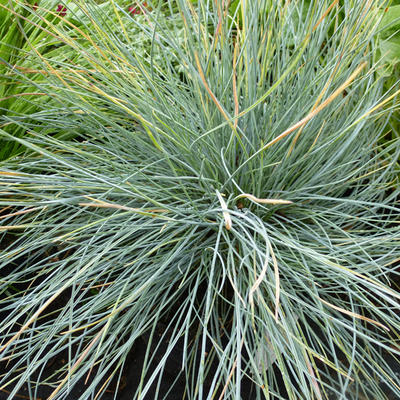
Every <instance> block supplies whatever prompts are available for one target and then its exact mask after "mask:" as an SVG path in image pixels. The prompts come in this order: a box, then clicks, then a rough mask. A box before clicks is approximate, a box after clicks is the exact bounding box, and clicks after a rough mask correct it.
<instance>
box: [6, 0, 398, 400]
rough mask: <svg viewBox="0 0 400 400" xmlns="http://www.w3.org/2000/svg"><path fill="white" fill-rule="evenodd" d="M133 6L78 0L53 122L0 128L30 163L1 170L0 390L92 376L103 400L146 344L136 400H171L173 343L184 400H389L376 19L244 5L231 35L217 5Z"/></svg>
mask: <svg viewBox="0 0 400 400" xmlns="http://www.w3.org/2000/svg"><path fill="white" fill-rule="evenodd" d="M147 3H148V11H147V12H146V13H145V14H144V15H143V17H144V18H141V19H135V18H136V15H132V14H130V13H129V10H128V11H127V8H126V7H125V6H124V7H122V6H120V5H119V4H117V2H116V1H115V2H114V1H111V2H110V4H111V5H112V10H108V12H107V13H105V12H104V9H103V8H101V7H96V5H95V3H92V2H91V1H85V2H83V1H82V2H81V1H76V2H74V4H75V6H76V10H77V11H76V15H77V18H79V19H80V20H81V21H83V19H87V22H86V23H85V27H86V30H85V31H83V30H78V29H71V30H64V28H62V26H61V25H55V24H53V25H51V26H49V27H48V28H47V29H49V30H50V31H51V32H52V33H53V34H54V35H58V36H62V37H63V41H64V43H65V44H66V47H67V48H68V49H69V50H70V51H71V52H74V53H76V54H77V55H78V56H79V57H77V58H76V59H77V60H80V61H79V64H75V63H73V62H68V60H66V61H65V62H64V64H63V65H62V66H60V65H59V64H58V63H57V62H55V61H54V60H51V59H46V61H47V62H46V65H45V67H46V68H47V69H48V71H53V72H54V73H51V74H47V75H46V80H45V85H42V87H43V89H44V90H46V88H47V93H48V95H49V96H51V95H52V93H53V90H56V93H57V98H58V99H59V101H58V103H57V105H55V106H53V107H52V109H51V110H49V111H47V112H46V111H43V112H41V113H40V114H38V115H36V114H33V115H30V116H29V118H30V119H29V120H28V119H27V120H16V119H15V120H14V123H15V124H18V125H19V126H21V127H23V129H25V130H27V131H28V133H29V135H27V136H25V137H13V135H12V134H10V133H7V132H5V131H4V130H1V131H0V132H1V135H2V136H3V137H4V138H7V139H8V140H15V141H16V142H17V143H19V144H21V145H23V146H25V147H26V148H27V149H29V150H30V153H29V155H26V156H25V157H19V158H18V157H17V158H13V159H9V160H6V161H4V162H3V163H1V164H0V166H1V171H0V174H1V175H0V176H1V179H2V181H1V184H2V191H1V193H0V205H1V206H3V210H2V214H1V215H0V218H1V220H0V221H1V222H2V225H1V226H0V230H1V231H2V232H3V233H2V235H3V239H6V238H7V237H9V236H7V235H13V241H12V243H10V244H9V245H6V246H5V248H4V249H3V251H2V254H1V255H0V267H1V271H3V272H2V278H1V280H0V293H2V294H3V299H2V303H1V311H2V312H3V323H2V325H1V327H0V335H1V336H0V337H1V347H0V354H1V357H2V359H3V360H4V361H7V362H9V366H8V370H7V371H6V372H4V373H3V374H2V376H1V378H0V385H1V388H7V390H9V393H10V394H9V398H10V399H11V398H13V396H14V395H16V394H17V393H18V390H19V389H20V388H21V387H22V385H24V384H25V383H27V382H28V386H29V390H30V393H31V396H32V398H35V396H36V395H35V394H36V393H37V390H38V385H39V384H46V385H49V386H50V387H51V390H50V394H49V396H48V398H49V399H55V398H57V399H64V398H67V396H68V393H69V391H70V390H71V388H73V387H74V385H76V384H77V383H78V382H79V381H80V379H89V377H90V380H89V381H88V383H87V384H86V385H85V386H84V388H85V391H84V393H82V394H81V395H80V397H79V398H80V399H88V398H91V396H92V397H95V396H97V398H99V397H98V396H101V395H102V394H104V392H105V390H106V389H107V385H108V384H110V382H111V381H112V378H113V377H114V378H115V379H116V381H117V382H119V377H120V376H121V374H122V371H123V368H124V365H125V363H126V360H127V357H128V354H129V351H130V350H131V349H132V347H133V346H134V345H135V343H136V342H137V340H138V339H139V338H140V337H141V336H142V335H144V334H146V333H147V335H148V336H147V337H148V346H147V350H146V354H145V359H144V362H143V365H142V366H141V368H142V372H141V378H140V380H139V382H137V387H135V388H134V389H135V390H136V392H135V394H134V396H133V398H135V399H145V396H146V395H147V394H149V393H150V390H153V389H154V388H156V389H155V390H156V391H155V392H152V393H155V394H154V396H155V397H154V398H168V393H161V392H158V391H157V389H159V388H160V387H161V382H162V379H163V375H164V373H165V368H166V365H167V364H166V362H167V359H168V357H170V356H171V354H172V353H173V352H174V351H176V348H177V346H178V343H182V346H183V349H184V350H183V354H182V360H181V366H180V375H182V376H183V378H184V382H185V390H184V392H185V393H184V396H185V398H188V399H210V398H217V399H221V400H222V399H239V398H241V389H242V386H243V385H244V382H251V383H252V384H253V387H254V392H253V393H254V397H253V398H255V399H323V398H328V399H336V398H337V399H344V398H346V399H351V398H353V399H379V400H380V399H382V400H383V399H387V398H389V397H388V396H389V394H388V393H391V394H393V395H397V396H398V395H399V394H400V389H399V387H398V385H397V380H396V375H395V369H394V368H393V367H392V366H391V364H389V363H388V361H387V360H388V358H387V357H391V358H392V359H393V360H394V362H395V364H396V365H397V366H398V365H399V362H398V356H399V328H400V320H399V316H398V300H399V298H400V294H399V291H398V287H397V286H396V285H395V284H394V282H395V279H397V278H398V271H397V268H398V267H397V266H396V263H398V260H399V258H400V256H399V253H400V250H399V239H400V232H399V225H398V223H399V216H400V208H399V204H398V201H399V188H398V187H396V185H395V184H394V182H395V181H396V179H398V170H396V168H397V167H396V163H395V160H396V158H397V157H398V155H399V152H400V148H399V141H398V140H397V139H396V138H394V139H393V140H391V141H390V142H388V143H387V144H386V146H385V147H384V148H382V147H381V146H380V145H379V139H380V137H381V135H382V132H383V131H384V129H385V124H386V120H387V117H388V116H389V110H387V109H385V106H388V105H389V106H390V107H389V109H390V108H392V109H393V108H395V107H397V105H396V104H395V103H394V101H395V99H396V93H391V94H390V96H389V97H384V96H383V92H384V91H383V80H382V79H380V78H379V76H378V74H377V69H379V67H380V65H379V64H376V63H375V62H374V60H375V59H376V57H375V53H374V52H375V49H376V36H375V33H376V31H377V27H378V25H379V18H381V9H382V7H385V6H386V5H387V3H386V2H385V1H378V2H367V1H362V0H352V1H346V2H344V4H343V5H338V2H337V1H329V2H328V1H320V0H318V1H317V0H312V1H307V2H286V1H280V0H259V1H257V2H252V3H251V4H250V2H249V1H246V0H243V1H241V2H240V9H241V13H242V14H241V21H240V22H239V21H238V20H237V21H235V20H234V19H230V18H226V16H227V15H228V14H229V8H228V7H229V2H224V1H215V2H211V1H209V2H208V1H198V2H197V3H196V4H194V3H192V2H191V1H185V0H179V1H176V2H173V1H168V2H165V3H163V4H158V3H156V2H154V3H152V2H147ZM165 4H167V5H168V7H166V6H165ZM78 10H80V12H81V13H83V14H84V16H83V15H81V16H80V17H79V14H78ZM89 11H90V12H89ZM266 11H268V12H266ZM339 13H340V16H341V18H342V20H341V21H340V23H337V21H338V15H339ZM304 15H306V18H305V20H304V17H303V16H304ZM171 18H173V19H174V20H176V21H177V20H179V23H174V24H171V23H169V21H170V19H171ZM131 23H132V24H134V25H135V26H136V27H137V28H138V29H140V31H141V32H142V34H143V35H145V36H146V37H147V38H148V39H149V40H150V43H151V47H150V51H146V52H136V51H135V43H134V38H132V37H131V35H130V31H129V29H128V28H127V27H128V26H129V24H131ZM332 26H334V27H335V29H334V31H332ZM38 51H39V54H40V49H39V50H38ZM61 68H62V71H63V73H62V74H61V73H57V71H59V70H61ZM377 76H378V78H377ZM59 131H63V132H69V133H71V134H73V135H74V136H75V137H76V136H78V135H79V137H80V140H79V141H77V140H73V139H69V140H68V139H66V140H59V139H58V138H57V137H54V135H53V134H56V133H57V132H59ZM52 133H53V134H52ZM11 285H12V286H14V287H16V288H18V290H10V286H11ZM160 324H164V330H163V331H162V332H161V333H160V336H159V335H157V330H158V328H159V326H160ZM162 343H164V344H165V343H166V345H165V346H164V348H163V350H162V351H163V356H162V357H161V359H160V360H156V359H155V355H154V350H155V349H157V348H159V347H160V346H161V345H162ZM60 354H67V356H66V359H67V362H66V363H65V365H63V366H61V367H60V369H59V370H57V371H56V372H55V373H54V375H53V376H51V377H50V378H47V377H46V378H45V377H44V371H45V369H46V366H47V365H48V364H49V363H50V362H51V360H52V359H53V358H54V357H57V356H59V355H60ZM117 386H118V384H117ZM171 390H174V389H173V387H172V388H171ZM115 398H118V390H116V392H115Z"/></svg>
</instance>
